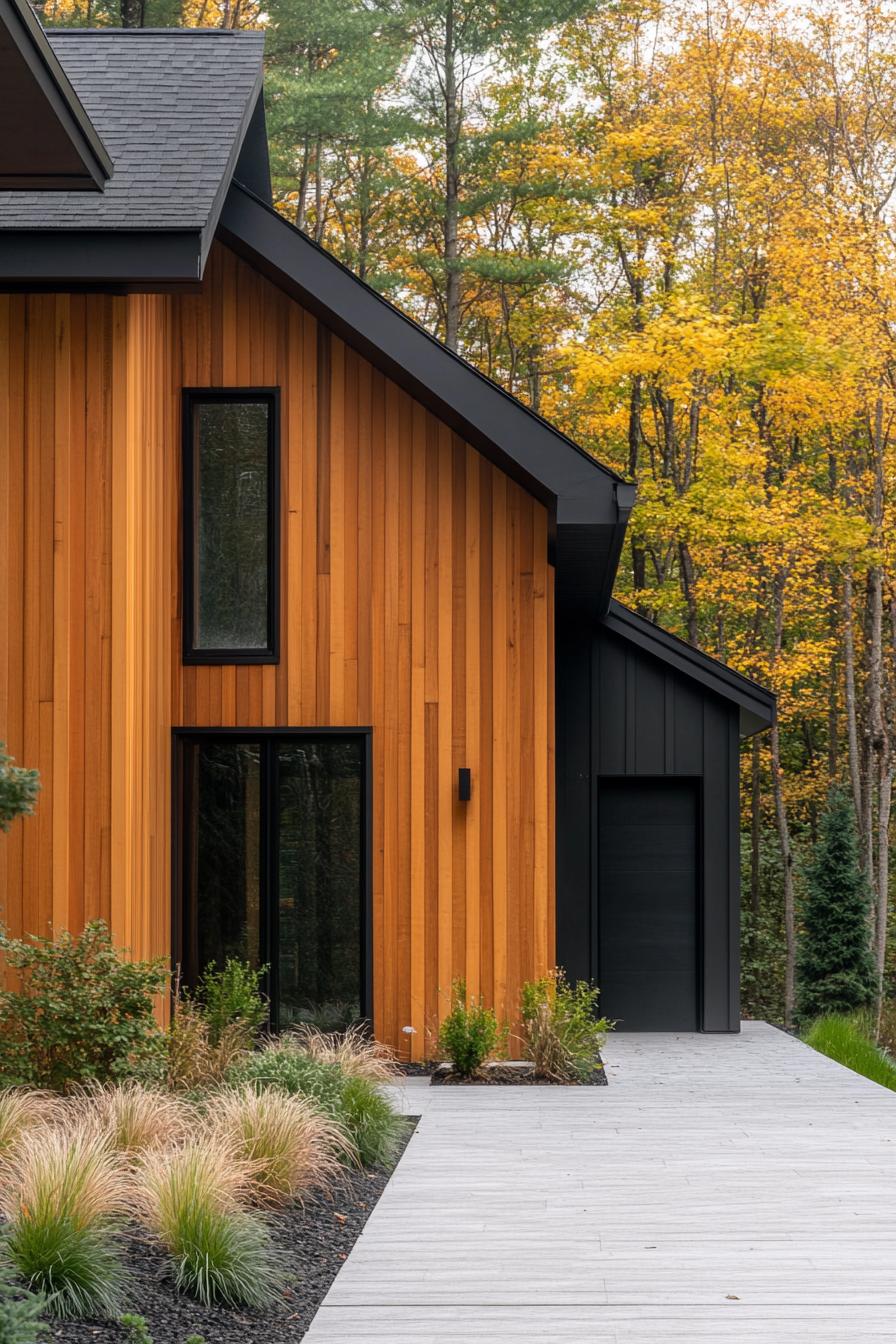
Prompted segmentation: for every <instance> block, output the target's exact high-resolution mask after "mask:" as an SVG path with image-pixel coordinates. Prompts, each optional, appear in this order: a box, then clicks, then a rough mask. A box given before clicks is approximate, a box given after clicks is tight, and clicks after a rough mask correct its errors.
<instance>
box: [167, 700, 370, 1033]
mask: <svg viewBox="0 0 896 1344" xmlns="http://www.w3.org/2000/svg"><path fill="white" fill-rule="evenodd" d="M302 737H312V738H313V737H335V738H343V739H346V740H351V741H358V742H360V744H361V831H362V835H361V889H360V892H359V899H360V901H361V966H360V980H361V1014H362V1019H363V1020H364V1021H366V1022H367V1023H368V1024H370V1023H372V1021H373V750H372V739H373V729H372V728H370V727H360V728H341V727H340V728H334V727H325V728H307V727H302V728H295V727H288V728H270V727H269V728H234V727H229V728H185V727H178V728H174V729H172V734H171V810H172V816H171V835H172V844H171V966H172V971H173V972H174V973H175V975H176V974H177V973H178V969H179V967H180V965H181V963H182V960H183V954H184V948H185V944H186V929H185V927H184V925H185V916H186V909H185V904H184V887H185V883H186V863H187V850H186V846H185V845H184V836H185V832H186V824H185V807H186V801H187V799H186V794H185V790H184V772H183V769H182V762H183V746H184V745H185V744H186V743H188V742H194V741H197V740H201V739H203V738H206V739H217V740H221V741H237V742H239V741H243V742H260V743H264V742H269V741H271V740H272V739H277V738H285V739H289V738H302ZM262 760H263V768H262V772H261V828H262V831H261V852H262V874H261V882H262V893H263V909H264V927H263V929H262V933H263V936H264V940H265V957H266V959H267V961H268V964H269V966H270V970H269V972H268V977H267V979H268V983H267V984H266V993H267V996H268V999H269V1002H270V1004H271V1008H272V1011H273V1012H274V1013H276V1003H277V999H276V988H277V987H276V975H277V970H276V966H277V960H276V955H275V953H276V947H275V946H274V944H275V940H276V934H275V931H274V927H273V926H274V922H275V921H274V914H273V912H274V909H275V907H276V903H277V875H276V873H275V872H274V871H273V863H274V856H275V852H276V835H275V833H274V827H275V826H276V819H275V816H274V809H273V808H272V806H271V803H272V799H273V796H274V792H275V788H276V781H275V771H276V757H275V754H274V752H272V751H266V752H264V753H263V756H262ZM271 1026H272V1028H273V1029H274V1030H276V1029H277V1026H278V1024H277V1023H276V1021H273V1020H272V1022H271Z"/></svg>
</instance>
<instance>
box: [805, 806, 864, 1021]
mask: <svg viewBox="0 0 896 1344" xmlns="http://www.w3.org/2000/svg"><path fill="white" fill-rule="evenodd" d="M806 887H807V899H806V904H805V910H804V930H803V936H802V938H801V940H800V948H799V957H798V961H797V979H798V993H797V1009H798V1014H799V1017H800V1018H801V1020H802V1021H804V1022H805V1021H808V1020H810V1019H811V1018H814V1017H820V1016H821V1015H822V1014H825V1013H851V1012H855V1011H856V1009H859V1008H866V1007H868V1006H869V1005H870V1004H871V1003H872V1002H873V1001H874V993H875V975H874V963H873V961H872V957H871V947H870V941H869V928H868V915H869V910H870V905H871V894H870V891H869V889H868V883H867V881H866V879H865V875H864V873H863V872H862V870H861V867H860V865H859V843H858V836H857V835H856V826H855V817H854V814H853V809H852V804H851V802H850V800H849V798H848V797H847V795H846V793H845V792H844V791H843V790H842V789H840V788H834V789H832V790H831V792H830V795H829V797H828V805H827V808H826V810H825V812H824V814H823V816H822V818H821V824H820V827H819V836H818V843H817V844H816V846H815V849H814V851H813V854H812V858H811V860H810V862H809V863H808V865H807V867H806Z"/></svg>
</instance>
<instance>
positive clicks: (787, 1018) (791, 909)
mask: <svg viewBox="0 0 896 1344" xmlns="http://www.w3.org/2000/svg"><path fill="white" fill-rule="evenodd" d="M774 621H775V642H774V661H775V663H777V661H778V659H779V657H780V656H781V649H782V647H783V643H784V575H783V574H782V573H778V574H777V575H776V576H775V582H774ZM770 737H771V751H772V791H773V794H774V799H775V822H776V824H777V829H778V844H779V846H780V849H781V869H782V874H783V882H784V892H783V895H784V951H785V962H784V1025H785V1027H791V1026H793V1014H794V1007H795V1004H796V911H795V901H794V891H793V850H792V848H791V843H790V826H789V824H788V821H787V808H786V806H785V804H784V781H783V772H782V769H781V731H780V728H779V727H778V721H777V719H775V722H774V723H773V724H772V729H771V734H770Z"/></svg>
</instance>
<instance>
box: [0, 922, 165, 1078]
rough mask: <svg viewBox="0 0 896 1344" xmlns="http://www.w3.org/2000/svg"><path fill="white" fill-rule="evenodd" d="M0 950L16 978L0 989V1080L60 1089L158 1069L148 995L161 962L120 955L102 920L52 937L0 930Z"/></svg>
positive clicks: (159, 1051) (156, 988)
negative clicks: (26, 936) (18, 935)
mask: <svg viewBox="0 0 896 1344" xmlns="http://www.w3.org/2000/svg"><path fill="white" fill-rule="evenodd" d="M0 953H2V954H3V955H4V956H5V959H6V964H7V966H8V967H9V968H10V969H11V970H14V971H17V972H18V973H19V976H20V980H21V988H19V989H6V990H0V1021H2V1023H3V1030H2V1033H0V1079H2V1080H3V1081H4V1082H6V1083H16V1084H25V1085H27V1086H32V1087H46V1088H50V1089H52V1090H53V1091H56V1092H63V1091H66V1090H67V1089H68V1088H70V1087H71V1086H73V1085H74V1084H76V1083H89V1082H114V1081H116V1080H118V1079H120V1078H126V1077H128V1076H146V1077H151V1076H155V1075H157V1074H158V1072H159V1070H160V1068H161V1063H162V1057H163V1049H164V1035H163V1033H162V1032H161V1031H160V1029H159V1027H158V1026H157V1024H156V1021H155V1018H154V1016H153V995H155V994H159V993H161V992H162V991H163V990H164V989H165V988H166V987H167V984H168V973H167V971H166V969H165V966H164V963H162V962H161V961H158V962H142V961H134V962H132V961H127V960H126V959H125V957H124V955H123V954H122V953H121V952H119V951H117V950H116V949H115V948H114V947H113V946H112V940H111V938H110V936H109V930H108V929H107V927H106V925H105V924H103V923H102V921H97V922H95V923H92V924H88V925H87V926H86V928H85V929H84V932H83V933H81V934H79V935H73V934H70V933H62V934H60V935H59V937H58V938H56V939H47V938H29V939H27V940H24V939H18V938H10V937H9V936H8V934H7V933H6V932H5V931H0Z"/></svg>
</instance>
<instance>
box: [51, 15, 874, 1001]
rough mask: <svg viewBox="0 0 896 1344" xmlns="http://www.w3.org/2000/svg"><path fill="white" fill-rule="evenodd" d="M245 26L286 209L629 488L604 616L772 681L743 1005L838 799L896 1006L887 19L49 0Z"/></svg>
mask: <svg viewBox="0 0 896 1344" xmlns="http://www.w3.org/2000/svg"><path fill="white" fill-rule="evenodd" d="M37 12H38V13H39V15H40V17H41V19H42V21H43V22H44V23H45V24H46V25H47V26H50V27H52V26H59V25H62V24H77V25H84V24H88V25H95V26H101V25H105V24H121V25H125V26H157V27H158V26H169V25H181V24H182V25H187V26H205V27H209V26H211V27H230V28H234V27H263V28H264V29H265V30H266V32H267V43H266V50H267V76H266V78H267V89H268V108H267V113H268V129H269V134H270V141H271V153H272V166H273V172H274V179H275V181H274V188H275V199H276V202H277V206H278V208H279V209H280V210H282V212H283V213H284V214H285V215H286V216H287V217H288V218H289V219H290V220H292V221H293V222H294V223H296V224H298V225H299V226H300V227H301V228H303V229H305V230H306V231H307V232H308V233H309V234H310V235H311V236H312V237H313V238H315V239H316V240H317V241H319V242H321V243H322V244H323V245H324V246H325V247H327V248H329V249H330V250H331V251H333V252H334V253H335V254H336V255H337V256H338V257H340V258H341V259H342V260H343V261H344V262H345V263H346V264H347V265H349V266H350V267H352V268H353V269H354V270H355V271H356V272H357V273H358V274H359V275H360V276H361V277H362V278H363V279H365V280H366V281H367V282H368V283H369V284H371V285H373V286H375V287H376V288H377V289H379V290H380V291H381V292H383V293H384V294H386V295H387V296H388V297H389V298H390V299H391V300H393V301H394V302H395V303H397V304H398V305H399V306H400V307H401V308H403V309H404V310H405V311H406V312H408V313H410V314H411V315H412V316H414V317H415V318H417V319H418V320H419V321H420V322H421V323H422V324H423V325H424V326H426V327H427V328H428V329H429V330H431V331H433V332H434V333H436V334H437V335H438V336H440V337H441V338H442V339H443V340H445V341H447V343H448V345H449V346H451V347H452V348H453V349H456V350H457V351H458V352H459V353H460V354H462V355H463V356H465V357H466V358H467V359H468V360H470V361H472V362H473V363H474V364H476V365H477V366H478V367H479V368H481V369H482V370H483V371H484V372H485V373H487V374H488V375H489V376H490V377H492V378H494V379H496V380H497V381H498V382H499V383H501V384H502V385H503V386H504V387H505V388H507V389H508V390H509V391H510V392H513V393H514V394H515V395H516V396H518V397H521V398H522V399H523V400H524V401H526V402H528V403H529V404H530V405H531V406H532V407H533V408H534V409H536V410H537V411H539V412H540V413H541V414H542V415H544V416H547V417H548V418H549V419H550V420H552V421H554V422H555V423H556V424H558V425H559V426H560V427H561V428H562V429H564V430H565V431H566V432H567V433H568V434H570V435H571V436H572V437H573V438H575V439H576V440H577V441H578V442H580V443H581V444H583V445H584V446H585V447H586V448H588V449H589V450H591V451H592V452H594V453H595V454H596V456H597V457H599V458H600V459H601V460H602V461H604V462H607V463H609V464H610V465H612V466H613V467H615V468H617V469H618V470H620V471H622V472H624V473H625V474H626V475H628V476H629V477H631V478H633V479H634V480H636V482H637V485H638V503H637V506H636V509H635V513H634V515H633V521H632V524H631V527H630V531H629V541H628V546H627V550H626V553H625V555H624V557H623V562H622V567H621V573H620V580H619V585H618V587H617V595H618V596H619V597H621V598H622V600H624V601H626V602H628V603H629V604H630V605H631V606H633V607H634V608H635V609H636V610H638V611H640V612H642V613H643V614H644V615H646V616H648V617H650V618H653V619H657V620H659V621H661V622H662V623H663V624H664V625H666V626H667V627H669V628H671V629H673V630H675V631H677V632H678V633H679V634H680V635H681V636H682V637H683V638H685V639H687V640H688V641H690V642H691V643H692V644H694V645H696V646H698V647H700V648H702V649H705V650H706V651H707V652H708V653H710V654H712V655H714V656H717V657H720V658H722V659H724V660H725V661H726V662H727V663H729V664H730V665H731V666H732V667H735V668H737V669H738V670H739V671H740V672H743V673H745V674H746V675H747V676H750V677H753V678H755V679H757V680H759V681H761V682H764V683H765V684H767V685H769V686H771V687H772V688H773V689H774V690H775V691H776V692H777V694H778V697H779V701H778V703H779V721H778V725H777V727H776V728H775V729H774V730H773V731H772V732H771V733H767V734H764V735H761V736H758V737H756V738H753V739H752V740H751V741H749V742H748V743H746V744H745V748H744V756H743V797H744V810H743V815H744V819H745V820H744V824H745V836H744V845H743V861H744V862H743V867H744V878H743V906H744V921H743V928H744V935H743V961H744V983H743V990H744V1006H745V1010H746V1011H747V1013H748V1014H751V1015H756V1016H763V1017H770V1018H771V1019H773V1020H776V1021H785V1020H787V1021H789V1020H790V1018H791V1017H792V1011H793V999H794V967H795V964H796V948H797V943H798V939H799V932H800V927H801V907H802V901H803V899H804V885H805V884H804V877H803V874H804V865H805V863H806V860H807V857H808V855H809V852H810V850H811V847H812V844H813V843H814V841H815V838H816V835H817V830H818V824H819V819H820V816H821V813H822V811H823V809H824V806H825V799H826V796H827V793H828V789H829V786H830V784H831V782H832V781H840V782H842V783H843V784H844V785H845V786H846V788H847V789H848V792H849V796H850V798H851V800H852V804H853V808H854V813H855V819H856V826H857V830H858V834H859V839H860V852H861V856H862V864H863V867H864V870H865V873H866V874H867V877H868V880H869V883H870V886H871V892H872V909H871V920H870V929H869V937H870V939H871V943H872V948H873V952H874V956H875V959H876V963H877V967H878V970H879V972H880V973H881V974H882V975H883V978H884V984H885V986H887V987H888V988H889V990H890V991H891V992H896V984H894V980H896V955H894V942H896V940H894V938H893V936H892V932H891V930H890V927H889V926H890V924H891V921H890V920H889V917H888V916H889V907H890V904H891V894H890V862H889V835H890V814H891V800H892V784H893V773H894V768H896V675H894V658H896V543H894V535H893V526H892V524H893V511H894V505H896V493H894V489H893V486H894V478H896V213H894V191H896V5H894V4H892V3H886V2H885V3H873V2H872V0H837V3H834V4H829V3H814V4H808V5H805V6H796V5H794V4H781V3H778V2H777V0H752V3H751V2H749V0H747V2H745V3H740V2H738V0H605V2H604V3H595V0H590V2H589V3H583V2H582V0H263V2H262V0H45V3H44V4H43V5H38V6H37Z"/></svg>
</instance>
